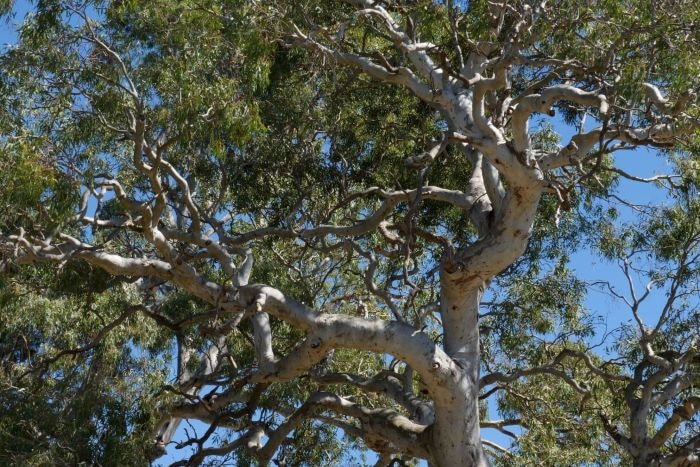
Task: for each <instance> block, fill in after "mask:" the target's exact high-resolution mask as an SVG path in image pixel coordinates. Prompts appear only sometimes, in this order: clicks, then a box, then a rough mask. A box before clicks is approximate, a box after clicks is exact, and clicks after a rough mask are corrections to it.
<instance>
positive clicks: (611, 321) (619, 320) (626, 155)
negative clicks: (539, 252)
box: [0, 1, 672, 464]
mask: <svg viewBox="0 0 700 467" xmlns="http://www.w3.org/2000/svg"><path fill="white" fill-rule="evenodd" d="M14 9H15V16H14V18H10V19H8V20H6V21H5V22H0V44H2V47H3V48H4V47H5V44H11V43H13V42H14V41H15V40H16V37H17V36H16V31H15V29H16V28H15V26H16V25H17V24H19V22H20V21H21V19H22V18H23V17H24V14H25V13H26V12H27V10H28V9H29V6H28V4H27V3H26V2H23V1H20V2H16V3H15V8H14ZM553 123H554V128H555V130H556V131H558V132H559V133H560V134H561V135H562V141H563V142H564V143H565V142H566V141H568V137H569V136H571V135H572V134H573V132H574V131H575V130H574V128H572V127H566V126H564V125H563V124H561V122H557V121H554V122H553ZM615 159H616V162H617V165H618V167H619V168H621V169H622V170H625V171H627V172H630V173H634V174H635V175H637V176H641V177H649V176H652V175H655V174H660V173H669V172H670V171H671V169H672V168H671V167H670V166H669V165H668V163H667V162H666V160H665V157H663V156H659V155H657V154H656V153H655V152H653V151H649V150H635V151H625V152H620V153H617V154H616V155H615ZM619 188H620V189H619V191H620V193H622V194H624V197H625V198H626V199H634V200H635V202H637V203H639V204H647V203H653V204H658V203H667V202H669V200H668V199H666V198H665V194H664V192H663V191H662V190H659V189H658V188H656V187H655V186H654V185H653V184H643V183H637V182H631V181H628V180H622V181H621V182H620V186H619ZM620 209H621V213H622V218H621V219H622V220H630V221H631V220H633V219H634V214H633V212H631V210H630V209H629V208H625V207H620ZM571 267H572V268H573V269H574V270H575V271H576V273H577V275H578V276H579V278H581V279H584V280H589V281H594V280H607V281H609V282H610V283H611V284H613V286H615V287H616V288H619V289H620V290H624V289H625V288H626V283H625V282H624V276H623V275H622V273H621V271H620V269H619V268H618V267H617V265H616V264H613V263H610V262H606V261H604V260H602V259H596V257H595V256H594V255H592V254H591V252H590V251H588V250H587V249H586V248H584V249H582V250H581V251H578V252H576V253H575V254H574V255H573V256H572V261H571ZM639 285H640V286H641V285H642V284H639ZM664 298H665V297H664V294H663V291H657V292H656V293H655V294H653V295H652V297H651V298H650V299H649V301H648V302H646V303H645V305H644V306H643V308H642V310H641V314H642V316H643V317H646V318H649V319H651V318H653V317H654V316H656V315H657V314H658V309H659V305H660V304H661V303H663V300H664ZM586 306H587V307H588V308H589V309H590V310H591V311H593V312H594V313H595V314H599V315H601V317H602V320H603V322H604V323H605V324H604V325H603V324H601V328H600V331H601V332H602V331H604V330H611V329H613V328H616V327H618V326H620V325H621V324H623V323H626V322H628V321H630V320H631V319H632V316H631V315H630V314H629V310H628V309H626V308H623V307H620V302H619V300H618V299H615V298H613V297H612V296H611V295H610V294H608V293H604V292H600V291H598V289H595V288H591V289H590V291H589V294H588V296H587V299H586ZM491 409H493V407H491ZM492 411H493V410H492ZM492 418H498V415H497V414H496V413H492ZM192 427H193V428H195V429H197V430H198V431H200V433H201V431H202V428H203V425H202V424H198V423H193V424H192V425H191V426H190V425H188V424H186V423H183V424H182V425H181V429H180V432H181V433H182V432H183V430H184V429H185V428H192ZM484 436H485V437H486V438H488V439H491V440H493V441H495V442H497V443H499V444H504V445H507V444H508V438H506V437H504V436H503V435H501V434H500V433H498V432H496V431H494V430H485V432H484ZM179 458H180V455H179V452H177V451H176V450H175V449H174V448H172V447H171V448H170V449H169V452H168V456H166V457H165V458H163V459H161V461H165V462H166V464H167V463H168V461H172V460H176V459H179ZM370 461H371V458H370Z"/></svg>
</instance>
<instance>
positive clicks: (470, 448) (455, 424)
mask: <svg viewBox="0 0 700 467" xmlns="http://www.w3.org/2000/svg"><path fill="white" fill-rule="evenodd" d="M451 276H452V277H451ZM441 283H442V292H441V300H440V302H441V310H440V311H441V314H442V320H443V329H444V330H445V336H444V346H445V351H446V352H447V354H448V355H450V357H452V359H453V360H454V361H455V363H457V365H458V367H460V368H461V369H462V371H461V372H460V373H459V374H455V375H453V378H452V380H451V381H452V383H453V387H451V388H450V389H451V391H450V396H449V397H436V398H435V423H434V425H433V427H432V449H431V450H432V454H433V459H434V461H435V464H436V466H438V467H453V466H465V467H484V466H488V465H489V462H488V459H487V458H486V455H485V453H484V450H483V447H482V445H481V433H480V429H479V325H478V319H479V303H480V302H481V296H482V294H483V291H484V284H483V281H482V280H481V279H479V278H472V279H468V278H467V279H466V280H465V279H464V278H463V277H461V275H450V274H449V273H448V272H446V271H445V270H444V269H443V271H442V277H441Z"/></svg>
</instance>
